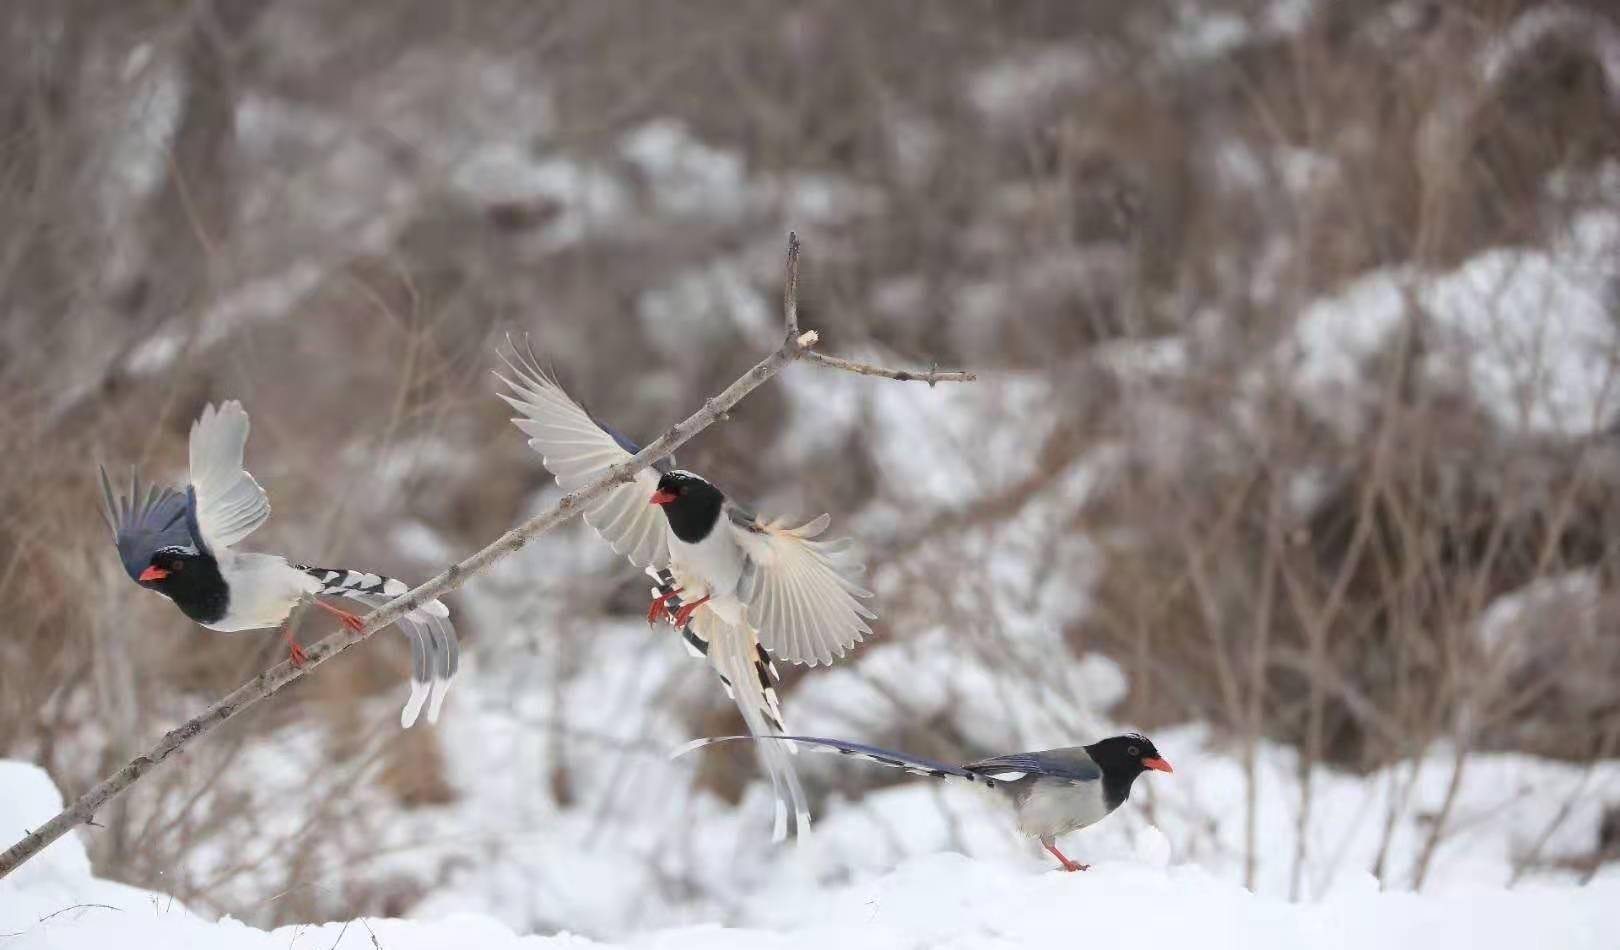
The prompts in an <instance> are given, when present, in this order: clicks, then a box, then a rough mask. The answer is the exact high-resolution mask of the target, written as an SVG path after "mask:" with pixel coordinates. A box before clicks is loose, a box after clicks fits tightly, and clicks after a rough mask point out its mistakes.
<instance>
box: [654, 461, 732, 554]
mask: <svg viewBox="0 0 1620 950" xmlns="http://www.w3.org/2000/svg"><path fill="white" fill-rule="evenodd" d="M651 500H652V503H653V504H655V505H659V506H662V507H663V509H664V517H666V518H668V519H669V527H670V530H672V531H674V532H675V536H676V537H677V538H680V539H681V540H682V541H685V542H686V543H688V544H696V543H697V542H699V541H702V540H703V539H704V538H706V537H708V536H709V532H710V531H712V530H713V529H714V526H715V523H716V522H717V521H719V520H720V508H721V506H722V505H724V504H725V501H726V496H725V495H724V494H722V493H721V492H720V489H718V488H716V487H714V486H713V485H711V484H709V483H708V482H707V481H705V480H704V479H703V477H702V476H699V475H694V474H692V473H691V472H687V471H683V470H680V469H676V470H675V471H673V472H665V473H664V475H663V477H662V478H660V479H658V490H657V491H655V492H653V496H652V499H651Z"/></svg>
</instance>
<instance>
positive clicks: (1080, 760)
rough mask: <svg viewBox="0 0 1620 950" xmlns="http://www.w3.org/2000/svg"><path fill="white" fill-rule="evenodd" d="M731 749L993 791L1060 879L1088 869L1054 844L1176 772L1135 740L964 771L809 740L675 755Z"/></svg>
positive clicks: (1018, 755) (1131, 736)
mask: <svg viewBox="0 0 1620 950" xmlns="http://www.w3.org/2000/svg"><path fill="white" fill-rule="evenodd" d="M735 741H776V742H789V743H799V744H803V745H806V746H809V747H811V748H815V749H820V750H825V751H828V752H836V753H838V754H840V755H848V756H853V757H855V758H861V759H868V760H870V761H872V762H877V763H879V764H880V765H887V766H891V767H893V768H900V769H905V770H906V771H908V772H911V773H913V774H916V775H930V776H933V777H934V778H941V779H966V780H967V781H969V782H975V783H978V784H979V785H982V786H983V787H985V788H987V789H994V790H995V791H996V792H999V793H1001V794H1002V795H1003V796H1005V797H1006V798H1007V799H1008V800H1009V801H1011V803H1012V806H1013V811H1014V813H1015V814H1016V815H1017V818H1018V830H1020V831H1022V832H1023V833H1024V834H1027V835H1029V836H1030V837H1033V838H1038V839H1040V842H1041V844H1042V845H1043V846H1045V848H1046V850H1048V851H1050V852H1052V854H1053V856H1054V857H1056V858H1057V859H1058V860H1059V861H1060V862H1062V864H1063V869H1064V870H1065V871H1084V870H1086V869H1088V868H1090V867H1091V865H1089V864H1076V863H1074V862H1073V861H1070V860H1069V859H1068V858H1067V857H1065V856H1064V854H1063V852H1062V851H1059V850H1058V847H1057V839H1058V838H1059V837H1061V836H1062V835H1066V834H1068V833H1069V832H1071V831H1079V830H1080V829H1081V828H1085V827H1087V826H1090V825H1094V824H1096V823H1097V822H1099V821H1101V820H1103V819H1104V818H1107V817H1108V816H1109V815H1110V814H1112V813H1113V811H1114V809H1116V808H1118V807H1119V806H1120V805H1123V804H1125V799H1127V798H1130V797H1131V785H1132V784H1133V783H1135V782H1136V777H1137V776H1138V775H1141V774H1142V773H1143V772H1145V771H1147V770H1148V769H1152V770H1154V771H1156V772H1173V771H1175V770H1174V769H1172V768H1170V763H1169V762H1166V761H1165V760H1164V758H1163V757H1162V756H1160V755H1159V750H1158V749H1156V748H1154V747H1153V743H1152V742H1151V741H1150V740H1149V739H1148V738H1147V737H1146V736H1143V735H1140V734H1138V733H1134V732H1132V733H1128V734H1126V735H1123V736H1113V737H1112V738H1108V739H1102V740H1100V741H1097V742H1093V743H1092V744H1091V745H1087V746H1070V747H1068V748H1063V749H1047V750H1046V751H1044V752H1014V753H1012V754H1011V755H998V756H994V757H993V758H988V759H980V760H979V761H977V762H969V763H968V764H966V765H947V764H946V763H944V762H935V761H934V760H932V759H925V758H923V757H921V756H916V755H907V754H906V753H904V752H894V751H891V750H889V749H880V748H878V747H876V746H869V745H861V744H860V743H858V742H845V741H843V740H841V739H821V738H817V737H815V736H784V735H776V736H717V737H715V738H711V739H699V740H697V741H696V742H692V743H689V744H687V745H686V746H684V747H682V748H681V749H680V750H678V751H677V752H676V753H675V754H676V755H684V754H685V753H687V752H690V751H691V750H693V749H698V748H702V747H703V746H706V745H713V744H715V743H717V742H735Z"/></svg>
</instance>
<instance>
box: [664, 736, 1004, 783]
mask: <svg viewBox="0 0 1620 950" xmlns="http://www.w3.org/2000/svg"><path fill="white" fill-rule="evenodd" d="M722 742H755V743H758V744H761V745H767V744H768V745H778V744H780V745H803V746H805V747H807V748H810V749H814V750H816V751H818V752H832V753H836V754H838V755H845V756H849V757H851V758H856V759H865V760H866V761H868V762H876V763H877V764H879V765H887V766H889V767H890V768H896V769H905V770H906V771H907V772H910V773H911V774H913V775H926V776H929V777H932V778H941V779H944V778H959V779H965V780H967V781H969V782H977V783H981V784H983V785H984V786H985V787H987V788H995V787H996V786H997V785H998V784H1000V783H1001V782H1002V781H1003V779H1002V778H996V777H995V776H994V775H992V774H987V773H986V772H985V771H983V770H979V769H974V768H968V767H967V766H961V765H950V764H948V763H945V762H936V761H935V760H933V759H926V758H923V757H922V756H920V755H911V754H910V753H906V752H896V751H894V750H893V749H884V748H881V747H879V746H874V745H863V744H861V743H859V742H846V741H844V740H843V739H825V738H822V737H820V736H789V735H771V736H711V737H709V738H706V739H698V740H695V741H693V742H688V743H687V744H686V745H684V746H681V747H680V748H679V749H677V750H675V756H676V757H679V756H682V755H685V754H686V753H688V752H691V751H693V750H695V749H701V748H703V747H705V746H711V745H718V744H719V743H722ZM1008 774H1016V775H1017V776H1018V778H1022V777H1023V774H1022V773H1008ZM1007 780H1008V781H1011V780H1012V779H1007Z"/></svg>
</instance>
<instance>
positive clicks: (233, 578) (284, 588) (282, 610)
mask: <svg viewBox="0 0 1620 950" xmlns="http://www.w3.org/2000/svg"><path fill="white" fill-rule="evenodd" d="M221 576H222V577H223V578H224V583H222V584H221V587H222V588H226V589H228V590H229V598H228V600H227V602H226V604H225V609H224V610H223V611H222V612H221V614H220V615H219V616H217V617H215V618H214V619H212V620H201V619H198V620H197V622H198V623H200V624H202V625H203V626H205V627H208V628H209V629H211V630H219V631H221V632H224V633H232V632H235V631H237V630H262V629H264V628H265V627H274V626H277V625H278V624H280V623H281V622H282V621H283V620H286V619H287V615H288V614H290V613H291V612H292V609H293V606H294V605H295V604H297V603H298V600H299V598H301V597H303V596H304V595H305V594H308V593H312V592H313V590H312V588H318V587H319V586H320V585H319V583H318V582H316V581H315V580H314V578H311V577H309V576H307V575H305V574H304V573H303V572H302V571H298V570H294V569H293V568H292V567H290V566H288V564H287V562H286V561H285V560H283V559H281V558H279V557H274V556H271V555H266V554H238V555H237V556H236V557H234V558H233V559H231V561H230V562H229V563H227V564H222V565H221ZM182 609H184V608H182ZM193 619H196V618H193Z"/></svg>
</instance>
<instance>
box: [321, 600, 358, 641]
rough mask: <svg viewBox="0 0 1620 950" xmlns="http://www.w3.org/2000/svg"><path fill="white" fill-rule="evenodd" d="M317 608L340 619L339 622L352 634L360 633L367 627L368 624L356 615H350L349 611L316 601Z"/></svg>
mask: <svg viewBox="0 0 1620 950" xmlns="http://www.w3.org/2000/svg"><path fill="white" fill-rule="evenodd" d="M315 606H317V607H319V608H321V609H322V610H324V611H326V612H327V613H329V614H333V615H334V616H336V617H337V618H338V620H339V621H341V622H342V624H343V625H344V626H345V627H348V628H349V630H350V632H352V633H359V632H360V631H361V630H364V629H365V627H366V622H365V621H364V620H361V619H360V618H359V617H357V616H355V615H354V614H351V613H349V612H348V611H347V610H344V609H343V608H342V607H334V606H332V605H331V604H329V603H327V602H325V601H323V600H317V601H315Z"/></svg>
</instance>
